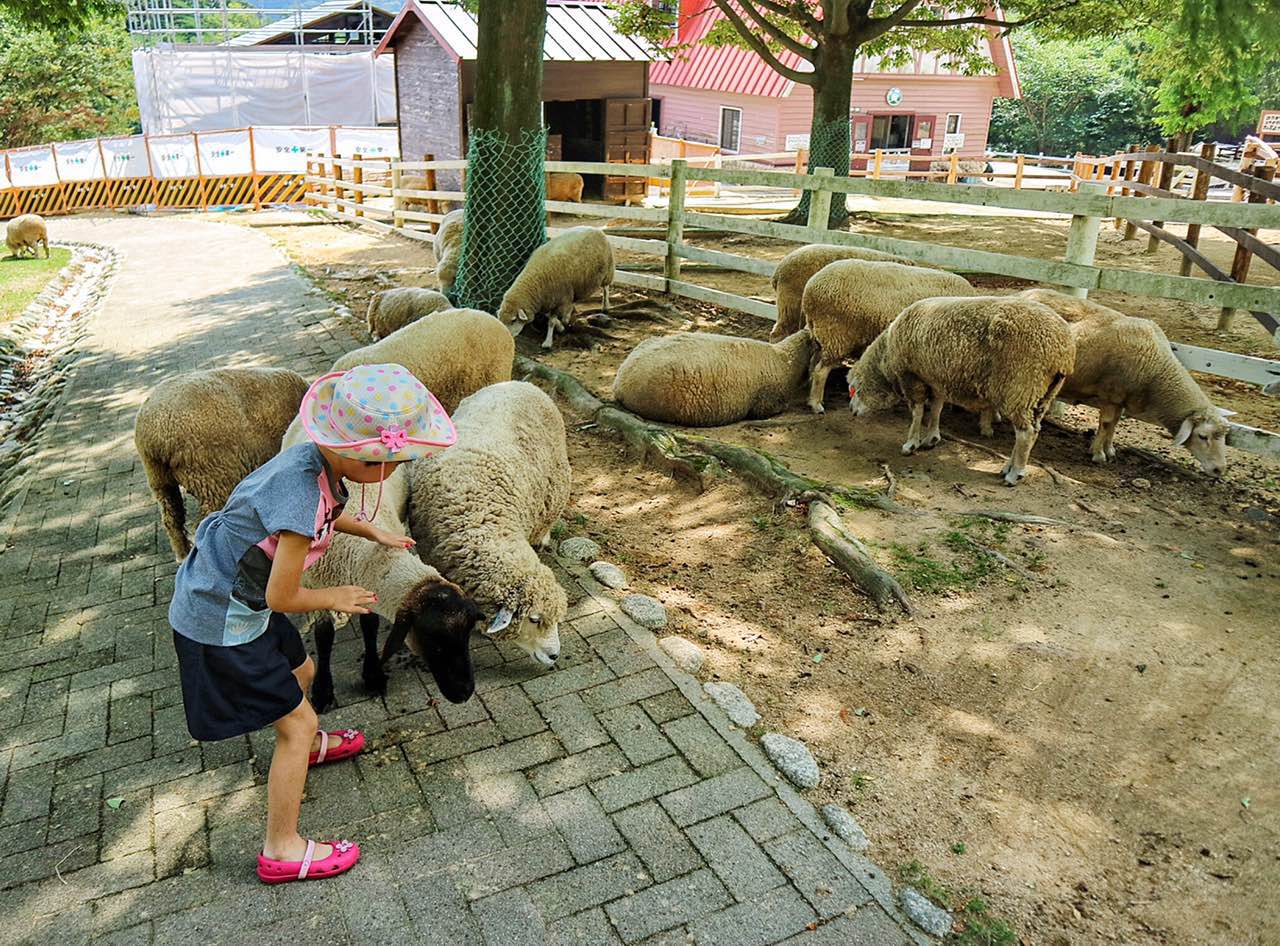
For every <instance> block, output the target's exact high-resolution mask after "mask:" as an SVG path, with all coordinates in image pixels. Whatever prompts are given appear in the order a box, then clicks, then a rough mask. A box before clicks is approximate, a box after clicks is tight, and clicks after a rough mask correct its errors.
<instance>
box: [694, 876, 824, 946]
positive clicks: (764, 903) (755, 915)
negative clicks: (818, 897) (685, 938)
mask: <svg viewBox="0 0 1280 946" xmlns="http://www.w3.org/2000/svg"><path fill="white" fill-rule="evenodd" d="M816 919H817V914H816V913H814V912H813V908H812V907H810V906H809V904H807V903H805V901H804V898H803V897H801V896H800V895H799V894H798V893H796V891H795V888H794V887H791V886H790V885H787V886H783V887H777V888H775V889H773V890H770V891H769V892H767V893H763V894H762V895H760V896H757V897H755V898H754V899H752V900H750V901H749V902H745V903H739V904H736V905H734V906H731V907H729V908H728V909H726V910H722V911H720V912H719V913H712V914H711V915H710V916H704V917H701V918H700V919H697V920H694V921H693V922H691V923H690V924H689V938H690V940H692V941H693V943H695V944H697V946H767V944H770V943H776V942H778V940H780V939H782V938H783V937H786V936H790V935H792V934H793V933H799V932H800V931H801V930H803V929H804V928H805V927H806V926H808V925H809V924H810V923H813V922H814V921H815V920H816Z"/></svg>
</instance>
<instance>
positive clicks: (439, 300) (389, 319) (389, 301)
mask: <svg viewBox="0 0 1280 946" xmlns="http://www.w3.org/2000/svg"><path fill="white" fill-rule="evenodd" d="M451 308H453V303H452V302H450V301H449V298H448V296H446V295H445V294H444V293H442V292H436V291H435V290H434V289H416V288H414V287H412V286H403V287H401V288H399V289H384V290H382V291H381V292H378V293H374V295H373V298H372V299H370V300H369V311H368V313H367V314H366V315H365V319H366V321H367V322H368V323H369V334H370V335H372V336H373V337H374V338H386V337H387V336H388V335H390V334H391V333H392V332H394V331H396V330H397V329H402V328H404V327H405V326H406V325H408V324H409V323H410V322H416V321H417V320H418V319H420V318H422V317H423V316H424V315H430V314H431V313H432V312H441V311H443V310H444V309H451Z"/></svg>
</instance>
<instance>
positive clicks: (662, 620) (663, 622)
mask: <svg viewBox="0 0 1280 946" xmlns="http://www.w3.org/2000/svg"><path fill="white" fill-rule="evenodd" d="M622 613H623V614H625V615H626V616H627V617H629V618H631V620H633V621H635V622H636V623H637V624H639V625H640V626H641V627H647V628H648V629H649V630H651V631H654V630H657V629H658V628H660V627H666V626H667V609H666V608H665V607H663V606H662V602H661V601H658V600H656V599H654V598H650V597H649V596H648V595H627V596H626V597H625V598H623V599H622Z"/></svg>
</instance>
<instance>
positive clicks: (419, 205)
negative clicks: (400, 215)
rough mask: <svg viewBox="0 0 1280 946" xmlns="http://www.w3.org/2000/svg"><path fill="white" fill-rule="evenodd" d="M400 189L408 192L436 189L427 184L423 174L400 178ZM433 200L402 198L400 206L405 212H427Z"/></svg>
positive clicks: (404, 175)
mask: <svg viewBox="0 0 1280 946" xmlns="http://www.w3.org/2000/svg"><path fill="white" fill-rule="evenodd" d="M400 188H401V189H402V190H407V191H429V190H434V188H433V187H432V186H431V185H430V184H429V183H428V182H427V179H426V177H425V176H424V175H421V174H403V175H401V177H400ZM430 200H431V198H429V197H401V198H400V206H401V208H402V209H404V210H426V209H427V208H428V206H429V203H430Z"/></svg>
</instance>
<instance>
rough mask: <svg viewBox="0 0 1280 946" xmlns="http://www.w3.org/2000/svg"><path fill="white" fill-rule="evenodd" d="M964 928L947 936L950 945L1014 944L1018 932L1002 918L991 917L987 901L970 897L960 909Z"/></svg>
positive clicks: (999, 945)
mask: <svg viewBox="0 0 1280 946" xmlns="http://www.w3.org/2000/svg"><path fill="white" fill-rule="evenodd" d="M960 919H962V920H963V921H964V929H963V930H961V931H960V932H959V933H952V934H951V935H950V936H948V937H947V942H948V943H949V944H951V946H1014V944H1015V943H1016V942H1017V941H1018V934H1017V933H1016V932H1014V930H1013V928H1012V927H1011V926H1009V924H1008V923H1006V922H1005V921H1004V920H1001V919H998V918H996V917H993V916H992V915H991V913H990V911H989V910H988V909H987V903H986V901H985V900H982V899H981V898H979V897H971V898H970V899H969V901H968V902H967V903H965V905H964V909H963V910H962V911H961V915H960Z"/></svg>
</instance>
